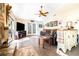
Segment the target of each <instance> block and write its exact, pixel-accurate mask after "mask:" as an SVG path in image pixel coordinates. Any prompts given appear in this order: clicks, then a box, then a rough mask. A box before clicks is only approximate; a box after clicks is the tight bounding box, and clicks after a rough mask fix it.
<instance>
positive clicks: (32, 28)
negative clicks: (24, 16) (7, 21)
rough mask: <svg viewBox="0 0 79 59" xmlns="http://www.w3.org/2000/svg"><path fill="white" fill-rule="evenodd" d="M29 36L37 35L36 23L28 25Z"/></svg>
mask: <svg viewBox="0 0 79 59" xmlns="http://www.w3.org/2000/svg"><path fill="white" fill-rule="evenodd" d="M27 32H28V33H27V34H28V35H35V34H36V24H35V23H28V31H27Z"/></svg>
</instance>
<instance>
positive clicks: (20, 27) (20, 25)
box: [16, 22, 25, 31]
mask: <svg viewBox="0 0 79 59" xmlns="http://www.w3.org/2000/svg"><path fill="white" fill-rule="evenodd" d="M16 26H17V27H16V30H17V31H24V29H25V24H23V23H19V22H17V25H16Z"/></svg>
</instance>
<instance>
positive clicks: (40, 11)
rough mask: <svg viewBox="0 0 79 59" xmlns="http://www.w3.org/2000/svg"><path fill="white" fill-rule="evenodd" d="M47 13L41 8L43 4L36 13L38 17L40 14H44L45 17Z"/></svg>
mask: <svg viewBox="0 0 79 59" xmlns="http://www.w3.org/2000/svg"><path fill="white" fill-rule="evenodd" d="M47 14H48V12H46V11H44V10H43V6H41V9H40V10H39V14H38V15H39V17H40V16H45V17H46V16H47Z"/></svg>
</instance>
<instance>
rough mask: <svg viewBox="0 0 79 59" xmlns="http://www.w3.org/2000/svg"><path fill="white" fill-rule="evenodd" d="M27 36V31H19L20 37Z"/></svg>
mask: <svg viewBox="0 0 79 59" xmlns="http://www.w3.org/2000/svg"><path fill="white" fill-rule="evenodd" d="M24 37H26V31H18V39H21V38H24Z"/></svg>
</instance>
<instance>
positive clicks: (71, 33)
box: [57, 30, 77, 53]
mask: <svg viewBox="0 0 79 59" xmlns="http://www.w3.org/2000/svg"><path fill="white" fill-rule="evenodd" d="M57 43H58V45H57V49H60V48H61V49H62V50H63V52H64V53H65V52H66V51H67V50H69V51H70V50H71V48H72V47H74V46H75V47H76V46H77V30H57Z"/></svg>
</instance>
